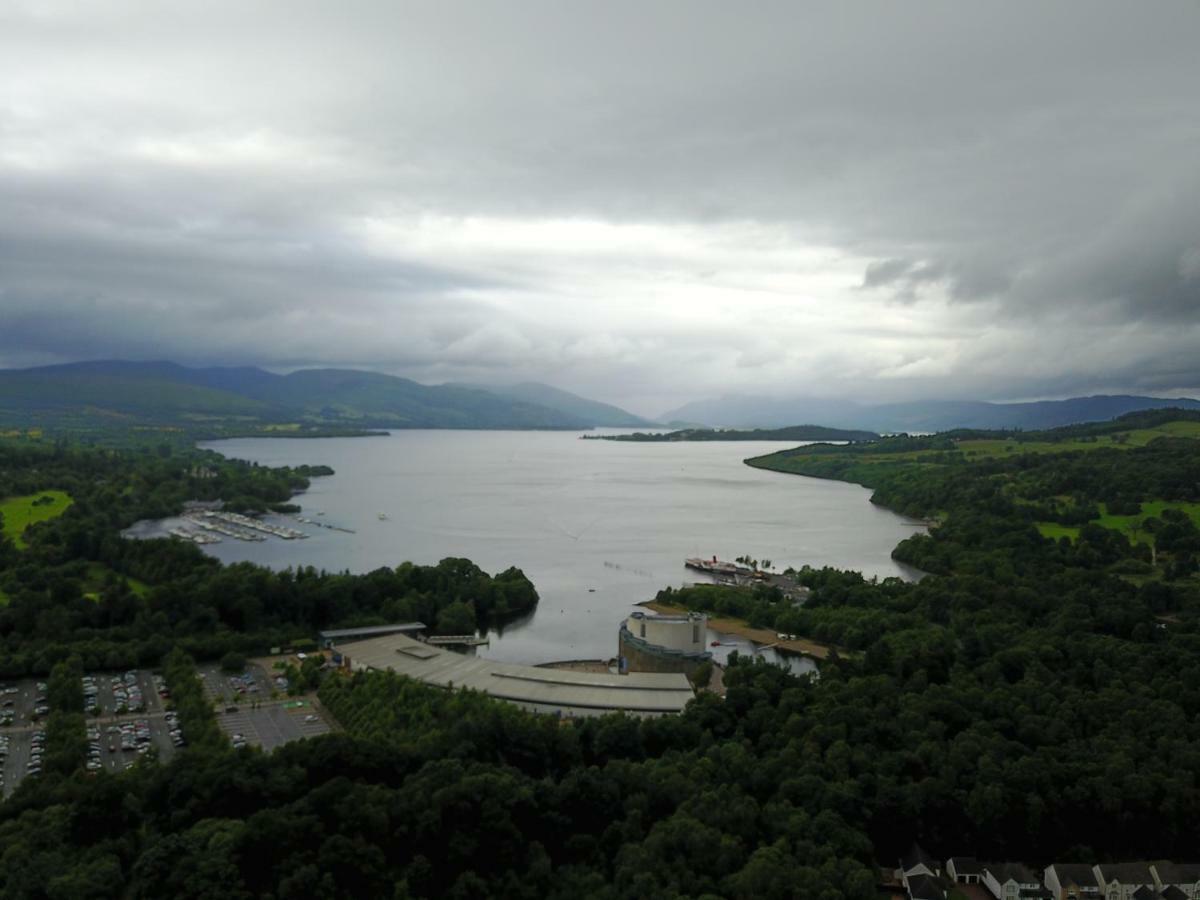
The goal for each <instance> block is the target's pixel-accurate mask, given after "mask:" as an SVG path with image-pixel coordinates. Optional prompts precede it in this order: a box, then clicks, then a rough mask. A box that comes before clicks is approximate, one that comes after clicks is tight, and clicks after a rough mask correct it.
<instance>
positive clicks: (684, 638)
mask: <svg viewBox="0 0 1200 900" xmlns="http://www.w3.org/2000/svg"><path fill="white" fill-rule="evenodd" d="M625 627H626V628H628V629H629V633H630V634H632V635H633V636H634V637H639V638H642V639H643V640H644V641H647V642H648V643H651V644H658V645H659V646H660V647H669V648H670V649H672V650H682V651H684V652H687V653H703V652H704V649H705V647H704V643H705V637H706V636H707V633H708V617H707V616H703V615H696V616H689V617H688V618H687V619H684V618H682V617H677V616H669V617H668V616H647V615H639V614H636V613H635V614H634V615H632V616H630V617H629V618H628V619H626V620H625Z"/></svg>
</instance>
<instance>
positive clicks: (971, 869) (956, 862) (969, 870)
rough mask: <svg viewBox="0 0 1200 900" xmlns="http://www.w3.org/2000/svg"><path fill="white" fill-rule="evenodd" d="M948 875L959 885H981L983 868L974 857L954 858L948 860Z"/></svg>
mask: <svg viewBox="0 0 1200 900" xmlns="http://www.w3.org/2000/svg"><path fill="white" fill-rule="evenodd" d="M946 874H947V875H948V876H949V877H950V878H951V879H952V880H953V881H957V882H958V883H959V884H980V883H982V881H983V866H982V865H980V864H979V862H978V861H977V860H976V859H975V857H973V856H952V857H950V859H948V860H946Z"/></svg>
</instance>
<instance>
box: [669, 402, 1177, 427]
mask: <svg viewBox="0 0 1200 900" xmlns="http://www.w3.org/2000/svg"><path fill="white" fill-rule="evenodd" d="M1164 407H1179V408H1181V409H1193V410H1200V401H1198V400H1190V399H1166V398H1162V397H1129V396H1097V397H1074V398H1071V399H1069V400H1040V401H1037V402H1033V403H984V402H972V401H925V402H916V403H889V404H881V405H875V406H871V405H864V404H856V403H850V402H846V401H841V400H839V401H832V400H819V399H813V398H804V397H792V398H782V399H780V398H769V397H738V396H729V397H721V398H720V399H714V400H700V401H696V402H694V403H688V404H685V405H684V406H681V407H679V408H678V409H673V410H671V411H670V412H666V413H663V415H662V419H663V420H664V421H682V422H689V423H703V424H704V425H707V426H710V427H720V428H777V427H782V426H786V425H790V424H792V423H795V422H820V423H821V424H822V425H826V426H830V427H834V428H864V429H868V430H871V431H884V432H897V431H909V432H912V431H947V430H949V429H952V428H1004V429H1014V428H1020V429H1041V428H1056V427H1058V426H1060V425H1073V424H1076V423H1080V422H1103V421H1107V420H1109V419H1112V418H1115V417H1116V416H1120V415H1124V414H1125V413H1129V412H1137V411H1138V410H1142V409H1161V408H1164Z"/></svg>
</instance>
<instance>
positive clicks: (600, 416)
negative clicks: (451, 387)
mask: <svg viewBox="0 0 1200 900" xmlns="http://www.w3.org/2000/svg"><path fill="white" fill-rule="evenodd" d="M457 386H458V387H464V388H470V389H472V390H482V391H489V392H490V393H493V394H497V395H498V396H501V397H508V398H510V399H512V400H519V401H521V402H522V403H532V404H535V405H537V406H548V407H550V408H551V409H556V410H558V411H559V412H561V413H566V414H567V415H569V416H574V417H575V418H577V419H579V420H580V421H583V422H588V423H590V424H591V425H595V426H597V427H601V428H639V427H645V426H648V425H650V426H652V425H654V424H656V423H654V422H651V421H650V420H649V419H643V418H642V417H641V416H635V415H634V414H633V413H630V412H626V411H625V410H623V409H621V408H620V407H619V406H612V405H610V404H608V403H600V402H599V401H598V400H588V399H587V398H586V397H580V396H579V395H578V394H572V393H570V392H569V391H563V390H560V389H558V388H556V387H551V386H550V385H548V384H540V383H538V382H536V381H527V382H524V383H522V384H514V385H511V386H509V387H493V386H490V385H481V384H462V385H457Z"/></svg>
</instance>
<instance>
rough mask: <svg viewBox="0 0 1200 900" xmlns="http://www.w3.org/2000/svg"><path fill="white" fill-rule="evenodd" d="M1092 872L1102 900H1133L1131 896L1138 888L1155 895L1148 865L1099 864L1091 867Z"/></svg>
mask: <svg viewBox="0 0 1200 900" xmlns="http://www.w3.org/2000/svg"><path fill="white" fill-rule="evenodd" d="M1092 872H1093V873H1094V874H1095V876H1096V882H1097V883H1098V884H1099V885H1100V891H1101V896H1102V897H1103V898H1104V900H1133V895H1134V894H1135V893H1136V892H1137V890H1138V889H1139V888H1147V889H1149V890H1151V891H1155V892H1156V893H1157V891H1158V886H1157V885H1156V884H1155V883H1154V874H1153V873H1152V872H1151V871H1150V864H1149V863H1145V862H1127V863H1100V864H1098V865H1095V866H1092ZM1151 896H1154V895H1151ZM1139 900H1141V898H1139Z"/></svg>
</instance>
